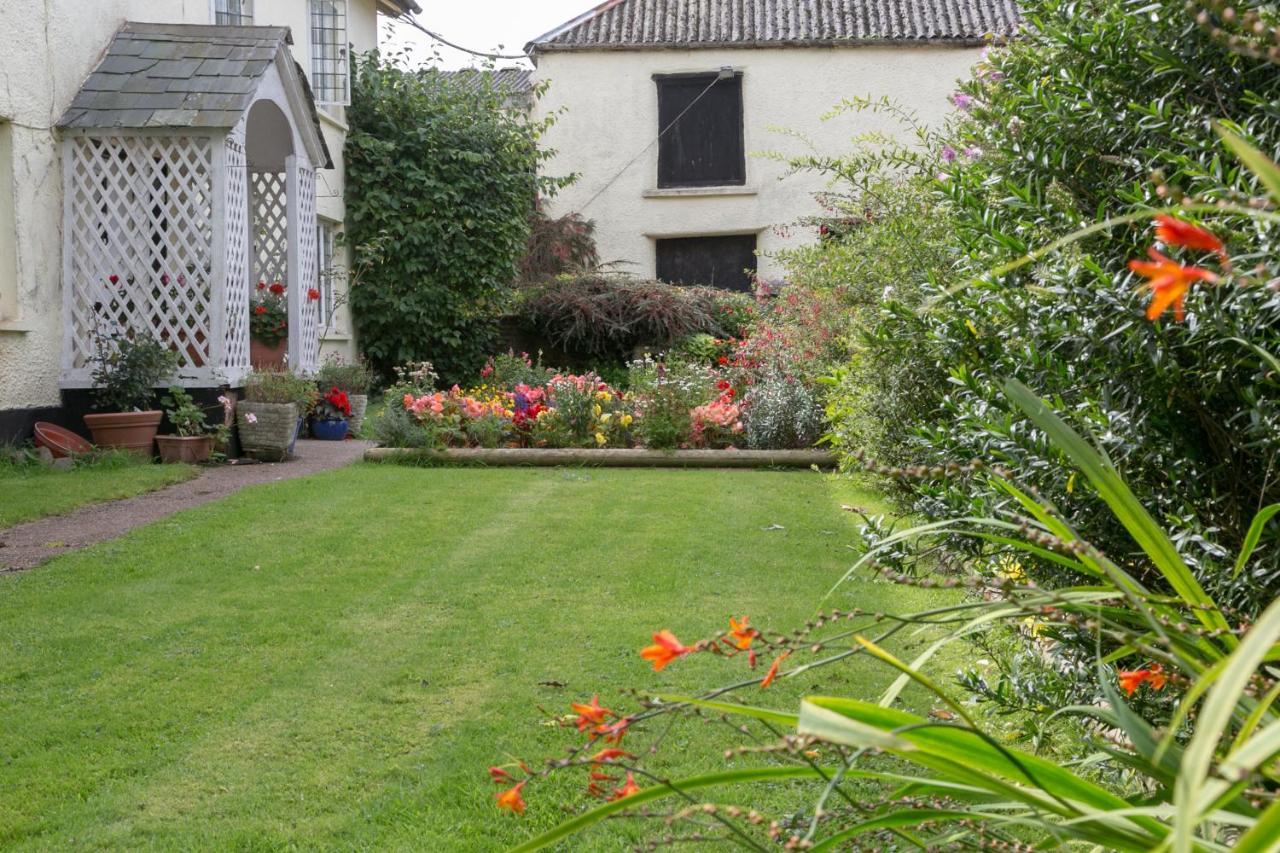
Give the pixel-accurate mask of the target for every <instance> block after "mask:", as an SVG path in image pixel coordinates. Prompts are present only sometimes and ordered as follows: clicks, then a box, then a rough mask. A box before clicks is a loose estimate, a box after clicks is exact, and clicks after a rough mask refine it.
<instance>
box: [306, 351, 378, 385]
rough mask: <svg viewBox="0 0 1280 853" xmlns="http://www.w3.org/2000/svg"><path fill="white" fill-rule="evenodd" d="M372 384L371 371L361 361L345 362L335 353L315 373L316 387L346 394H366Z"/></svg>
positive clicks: (372, 376)
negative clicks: (336, 390) (334, 389)
mask: <svg viewBox="0 0 1280 853" xmlns="http://www.w3.org/2000/svg"><path fill="white" fill-rule="evenodd" d="M373 383H374V375H373V371H372V370H371V369H370V368H369V365H367V364H365V362H364V361H363V360H362V359H357V360H355V361H347V360H346V359H344V358H343V357H342V356H340V355H338V354H336V353H334V354H332V355H330V356H329V357H327V358H326V359H325V360H324V364H322V365H320V369H319V370H318V371H316V385H318V386H319V387H321V388H337V389H339V390H340V391H345V392H346V393H348V394H368V393H369V389H370V388H372V387H373Z"/></svg>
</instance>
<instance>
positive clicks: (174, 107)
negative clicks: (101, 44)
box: [58, 21, 332, 168]
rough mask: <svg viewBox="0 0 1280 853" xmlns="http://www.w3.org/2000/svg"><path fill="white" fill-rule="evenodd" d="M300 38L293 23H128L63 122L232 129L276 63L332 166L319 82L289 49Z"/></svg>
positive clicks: (322, 158) (323, 159) (312, 142)
mask: <svg viewBox="0 0 1280 853" xmlns="http://www.w3.org/2000/svg"><path fill="white" fill-rule="evenodd" d="M292 43H293V37H292V36H291V35H290V32H289V28H288V27H231V26H209V25H204V24H149V23H138V22H134V21H130V22H127V23H125V24H124V26H123V27H121V28H120V30H119V31H117V33H116V35H115V37H114V38H113V39H112V40H111V44H110V45H109V46H108V47H107V51H106V53H105V54H104V55H103V57H102V60H101V61H100V62H99V63H98V65H97V67H95V68H94V70H93V71H92V72H91V73H90V74H89V77H88V79H86V80H85V82H84V85H83V86H81V87H80V91H79V92H78V93H77V94H76V96H75V99H74V100H72V102H71V106H70V107H69V108H68V109H67V111H66V112H65V113H63V115H62V118H61V119H59V120H58V127H59V128H62V129H64V130H88V129H103V128H121V129H144V128H186V127H189V128H207V129H230V128H232V127H235V125H236V123H237V122H239V121H240V118H241V117H242V116H243V115H244V113H245V111H246V110H247V109H248V108H249V107H250V106H251V105H252V104H253V101H254V98H255V93H256V92H257V90H258V87H259V85H260V84H261V83H262V79H263V76H264V75H265V74H266V73H267V69H268V68H270V67H271V65H272V64H275V65H276V66H277V67H278V68H279V69H280V73H281V77H282V79H283V80H284V83H285V86H286V88H287V89H291V90H292V91H290V93H289V94H290V100H291V101H294V102H295V103H298V102H300V103H298V106H300V107H302V109H303V110H305V112H306V117H305V119H303V118H302V117H301V116H299V119H301V120H300V121H299V122H298V124H299V125H300V126H299V127H298V130H299V132H301V134H302V136H303V138H304V139H305V140H306V141H307V143H308V147H309V148H311V149H312V151H313V154H316V155H319V156H318V157H313V159H315V160H316V161H317V163H318V165H320V166H321V167H328V168H332V159H331V157H330V155H329V150H328V147H327V146H326V145H325V142H324V134H323V133H322V132H321V130H320V118H319V114H318V113H317V112H316V106H315V100H314V98H313V97H312V95H311V88H310V86H308V85H307V78H306V75H305V74H303V72H302V69H301V68H299V67H298V64H297V63H296V62H295V61H294V60H293V57H292V55H291V54H290V53H289V52H288V45H290V44H292Z"/></svg>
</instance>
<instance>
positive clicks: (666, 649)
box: [640, 628, 693, 672]
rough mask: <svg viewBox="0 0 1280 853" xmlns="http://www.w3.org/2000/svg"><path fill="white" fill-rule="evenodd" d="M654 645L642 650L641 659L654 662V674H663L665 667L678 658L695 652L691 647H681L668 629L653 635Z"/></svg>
mask: <svg viewBox="0 0 1280 853" xmlns="http://www.w3.org/2000/svg"><path fill="white" fill-rule="evenodd" d="M653 643H654V644H653V645H652V646H645V647H644V648H643V649H641V650H640V657H642V658H644V659H645V660H648V661H653V671H654V672H661V671H662V668H663V667H664V666H666V665H667V664H669V663H671V662H672V661H673V660H675V659H676V658H678V657H680V656H682V655H687V654H689V652H691V651H693V649H692V648H690V647H689V646H684V645H681V644H680V641H679V640H677V639H676V635H675V634H673V633H671V632H670V631H668V630H667V629H666V628H663V629H662V630H661V631H659V632H658V633H656V634H654V635H653Z"/></svg>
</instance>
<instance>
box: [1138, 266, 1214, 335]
mask: <svg viewBox="0 0 1280 853" xmlns="http://www.w3.org/2000/svg"><path fill="white" fill-rule="evenodd" d="M1147 254H1149V255H1150V256H1151V261H1139V260H1132V261H1129V269H1131V270H1133V271H1134V272H1136V273H1137V274H1138V275H1140V276H1142V277H1143V278H1145V279H1147V287H1149V288H1151V304H1150V305H1148V306H1147V319H1148V320H1155V319H1156V318H1158V317H1159V316H1160V315H1161V314H1163V313H1164V312H1165V311H1166V310H1168V308H1169V306H1170V305H1172V306H1173V315H1174V317H1175V318H1176V319H1177V321H1178V322H1179V323H1181V322H1182V320H1183V318H1184V317H1185V316H1186V310H1185V308H1184V304H1185V302H1186V298H1187V290H1188V289H1190V287H1191V284H1192V282H1195V281H1207V282H1209V283H1210V284H1216V283H1217V282H1218V280H1219V279H1218V277H1217V276H1216V275H1214V274H1213V273H1211V272H1209V270H1205V269H1201V268H1200V267H1187V266H1183V265H1182V264H1180V263H1178V262H1177V261H1173V260H1170V259H1169V258H1166V257H1165V256H1164V255H1162V254H1160V253H1159V252H1157V251H1156V250H1155V249H1154V248H1152V249H1148V250H1147Z"/></svg>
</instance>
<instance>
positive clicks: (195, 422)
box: [160, 385, 209, 436]
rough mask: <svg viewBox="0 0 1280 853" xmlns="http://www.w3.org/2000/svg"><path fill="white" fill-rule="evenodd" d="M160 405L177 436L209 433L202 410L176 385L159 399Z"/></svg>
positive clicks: (183, 389)
mask: <svg viewBox="0 0 1280 853" xmlns="http://www.w3.org/2000/svg"><path fill="white" fill-rule="evenodd" d="M160 405H162V406H164V413H165V416H166V417H168V418H169V423H171V424H173V428H174V429H176V430H177V431H178V435H181V436H193V435H204V434H205V433H206V432H208V431H209V421H208V419H207V418H206V417H205V413H204V409H202V408H200V406H198V405H197V404H196V401H195V400H194V399H192V397H191V395H190V394H188V393H187V391H186V389H185V388H180V387H178V386H177V385H175V386H173V387H172V388H170V389H169V393H168V394H166V395H165V396H164V397H163V398H161V400H160Z"/></svg>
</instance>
